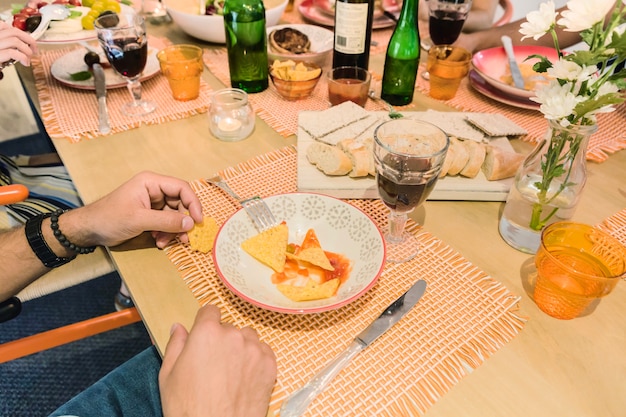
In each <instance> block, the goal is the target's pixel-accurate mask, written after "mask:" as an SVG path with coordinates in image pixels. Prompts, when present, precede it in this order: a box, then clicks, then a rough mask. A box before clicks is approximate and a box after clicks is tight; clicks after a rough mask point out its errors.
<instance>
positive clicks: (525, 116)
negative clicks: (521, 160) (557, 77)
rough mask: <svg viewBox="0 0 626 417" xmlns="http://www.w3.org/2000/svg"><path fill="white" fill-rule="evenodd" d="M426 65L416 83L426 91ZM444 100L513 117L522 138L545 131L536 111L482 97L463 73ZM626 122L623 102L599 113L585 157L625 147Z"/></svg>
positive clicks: (534, 137)
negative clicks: (522, 131)
mask: <svg viewBox="0 0 626 417" xmlns="http://www.w3.org/2000/svg"><path fill="white" fill-rule="evenodd" d="M425 69H426V66H425V65H424V64H422V65H420V68H419V72H418V76H417V81H416V87H417V90H418V91H420V92H421V93H423V94H425V95H428V93H429V90H430V84H429V82H428V81H426V80H424V79H423V78H422V77H421V74H422V72H423V71H425ZM446 104H447V105H449V106H451V107H454V108H456V109H458V110H459V111H472V112H485V113H500V114H503V115H505V116H506V117H508V118H509V119H511V120H513V121H514V122H516V123H517V124H519V125H520V126H522V127H524V128H525V129H526V130H527V131H528V135H526V136H524V137H523V138H522V140H525V141H527V142H533V143H536V142H538V141H539V140H540V139H542V138H543V137H544V136H545V134H546V131H547V128H548V123H547V121H546V119H545V118H544V117H543V114H542V113H540V112H539V111H534V110H527V109H521V108H517V107H513V106H509V105H507V104H503V103H500V102H498V101H496V100H493V99H491V98H488V97H485V96H484V95H482V94H481V93H479V92H477V91H476V90H474V88H473V87H472V86H471V85H470V82H469V80H468V78H467V77H466V78H465V79H464V80H463V81H461V85H460V86H459V90H458V91H457V93H456V95H455V96H454V98H452V99H450V100H447V101H446ZM625 122H626V104H622V105H620V106H618V107H617V108H616V110H615V111H614V112H612V113H602V114H599V115H598V131H597V132H596V133H594V134H593V135H592V136H591V139H590V140H589V146H588V147H587V160H589V161H594V162H603V161H605V160H606V159H607V158H608V157H609V154H611V153H614V152H617V151H619V150H621V149H625V148H626V135H625V134H624V123H625Z"/></svg>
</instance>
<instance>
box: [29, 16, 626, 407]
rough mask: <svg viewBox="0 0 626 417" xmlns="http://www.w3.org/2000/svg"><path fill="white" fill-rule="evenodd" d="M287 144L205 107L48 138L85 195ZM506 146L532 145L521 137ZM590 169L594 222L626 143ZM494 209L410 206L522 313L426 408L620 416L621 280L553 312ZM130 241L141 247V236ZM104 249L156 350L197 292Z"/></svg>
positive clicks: (580, 214) (164, 265) (623, 399)
mask: <svg viewBox="0 0 626 417" xmlns="http://www.w3.org/2000/svg"><path fill="white" fill-rule="evenodd" d="M149 31H150V33H154V34H160V35H164V36H165V35H166V36H167V37H168V38H169V39H170V40H172V41H173V42H175V43H182V42H185V43H197V44H200V45H202V46H204V47H209V48H210V47H213V45H210V44H206V43H202V42H199V41H196V40H194V39H192V38H190V37H187V36H186V35H185V34H184V33H183V32H182V31H181V30H180V29H179V28H177V27H176V26H175V25H174V24H169V25H159V26H155V25H152V26H150V27H149ZM383 58H384V57H383V56H380V55H374V56H372V57H371V65H372V66H373V67H374V68H382V59H383ZM20 75H21V76H22V78H23V80H24V83H25V85H26V88H27V91H28V92H29V94H30V95H31V97H32V98H33V99H34V100H35V101H37V92H36V89H35V86H34V78H33V75H32V73H31V72H30V71H29V69H24V68H21V69H20ZM204 79H205V81H206V82H207V83H209V85H211V86H212V87H213V88H220V87H222V85H221V83H220V82H219V81H218V80H217V79H216V78H215V77H214V76H212V74H211V73H210V72H209V71H205V73H204ZM415 102H416V103H417V104H418V108H419V109H423V108H436V109H444V108H445V106H443V105H442V104H441V103H438V102H435V101H433V100H431V99H429V98H427V97H424V96H422V95H419V94H418V95H416V98H415ZM295 142H296V138H295V136H290V137H287V138H285V137H283V136H281V135H279V134H278V133H276V132H275V131H274V130H273V129H272V128H270V127H269V126H268V125H267V124H265V123H264V122H263V121H262V120H261V119H259V118H257V121H256V129H255V131H254V133H253V135H252V136H251V137H250V138H248V139H246V140H244V141H241V142H234V143H227V142H222V141H219V140H217V139H215V138H214V137H213V136H212V135H211V134H210V133H209V128H208V119H207V116H206V115H205V114H201V115H196V116H191V117H188V118H185V119H182V120H177V121H171V122H167V123H163V124H159V125H152V126H142V127H140V128H137V129H132V130H128V131H125V132H122V133H116V134H114V135H111V136H106V137H101V138H96V139H92V140H84V141H81V142H79V143H70V142H69V141H65V140H55V146H56V147H57V150H58V152H59V154H60V155H61V157H62V159H63V161H64V163H65V165H66V166H67V168H68V170H69V172H70V174H71V176H72V178H73V179H74V182H75V184H76V186H77V188H78V191H79V192H80V195H81V197H82V198H83V200H84V201H85V202H87V203H88V202H91V201H94V200H95V199H97V198H98V197H100V196H102V195H104V194H106V193H107V192H109V191H111V190H113V189H114V188H116V187H117V186H118V185H120V184H121V183H122V182H124V181H125V180H126V179H128V178H129V177H130V176H132V175H133V174H135V173H137V172H140V171H142V170H153V171H156V172H159V173H163V174H168V175H173V176H177V177H180V178H183V179H186V180H190V181H191V180H195V179H198V178H205V177H208V176H210V175H211V174H213V173H215V172H217V171H219V170H222V169H224V168H227V167H229V166H233V165H236V164H238V163H240V162H243V161H246V160H249V159H251V158H253V157H255V156H257V155H259V154H263V153H266V152H269V151H272V150H274V149H277V148H282V147H284V146H287V145H293V144H295ZM514 142H515V141H514ZM514 146H515V147H516V148H518V149H523V150H528V149H529V147H530V145H528V144H527V143H514ZM588 173H589V176H588V182H587V185H586V188H585V190H584V193H583V196H582V199H581V202H580V204H579V206H578V209H577V211H576V213H575V215H574V218H573V220H575V221H579V222H583V223H589V224H597V223H599V222H601V221H602V220H603V219H605V218H607V217H609V216H610V215H612V214H614V213H616V212H618V211H619V210H622V209H623V208H625V207H626V186H625V185H624V184H625V183H624V180H623V179H624V178H626V151H621V152H617V153H615V154H613V155H611V156H610V157H609V158H608V160H607V161H605V162H603V163H600V164H598V163H589V165H588ZM502 209H503V204H502V203H496V202H462V201H427V202H426V203H425V204H424V205H423V206H422V207H420V208H419V209H418V210H416V211H415V212H414V213H413V214H412V215H411V217H412V218H413V219H414V220H415V221H417V222H418V223H419V224H421V225H423V227H424V228H425V229H426V230H427V231H428V232H430V233H432V234H433V235H435V236H437V237H438V238H439V239H441V240H442V241H444V242H446V243H447V244H448V245H450V246H451V247H452V248H454V249H456V250H457V251H458V252H459V253H461V254H462V255H463V256H464V257H465V258H466V259H468V260H469V261H470V262H472V263H473V264H474V265H476V266H477V267H478V268H480V269H482V270H483V271H484V272H485V273H487V274H488V275H490V276H491V277H493V278H494V279H495V280H496V281H498V282H501V283H503V284H504V285H505V286H506V287H507V288H508V289H509V290H510V291H511V292H512V293H514V294H516V295H519V296H520V297H521V301H520V305H521V311H520V314H521V315H523V316H526V317H527V318H528V322H527V323H526V325H525V326H524V329H523V330H522V331H521V332H520V333H519V335H517V336H516V337H515V338H514V339H513V340H512V341H511V342H509V343H507V344H506V345H505V346H503V347H502V348H501V349H499V350H498V351H497V352H496V353H495V354H494V355H493V356H492V357H490V358H489V359H488V360H487V361H485V362H484V363H483V364H482V365H481V366H479V367H478V368H477V369H476V370H474V371H473V372H472V373H471V374H470V375H468V376H466V377H464V378H463V380H461V381H460V382H459V383H457V384H456V385H455V386H454V387H453V388H452V389H451V390H450V391H449V392H448V393H446V394H445V395H444V396H443V397H442V398H440V399H439V400H438V401H437V402H436V403H435V405H434V406H432V407H431V408H430V409H429V410H428V411H427V413H426V415H427V416H430V417H433V416H450V415H464V416H484V415H501V416H503V415H506V416H520V417H521V416H524V417H526V416H529V415H532V416H554V415H571V416H599V415H602V416H617V415H622V414H623V410H624V408H625V406H626V396H625V395H624V391H625V390H624V388H622V386H623V375H625V374H626V356H622V353H623V352H622V351H623V346H624V342H626V326H625V325H624V318H625V317H626V305H625V304H624V303H623V301H622V300H623V298H624V296H626V287H625V286H624V285H623V284H620V285H618V286H617V288H616V289H615V290H614V291H613V293H612V294H611V295H610V296H608V297H607V298H605V299H603V300H602V302H601V303H600V305H599V306H598V307H597V309H596V310H595V311H594V312H593V314H591V315H589V316H587V317H582V318H578V319H575V320H571V321H561V320H557V319H553V318H551V317H549V316H547V315H546V314H544V313H542V312H541V311H540V310H539V309H538V308H537V307H536V306H535V304H534V303H533V302H532V300H531V298H530V297H529V296H528V294H526V292H525V289H524V286H523V283H522V279H521V272H522V270H523V268H524V267H525V266H527V265H528V263H529V261H530V260H531V259H532V257H531V256H529V255H527V254H523V253H521V252H518V251H516V250H514V249H512V248H511V247H509V246H508V245H507V244H506V243H505V242H504V241H503V240H502V239H501V238H500V236H499V234H498V219H499V214H500V213H501V211H502ZM134 243H137V244H138V246H142V245H141V243H142V242H134ZM124 249H125V248H124ZM111 255H112V258H113V260H114V262H115V265H116V267H117V268H118V270H119V272H120V274H121V276H122V277H123V279H124V281H125V283H126V284H127V286H128V288H129V290H130V292H131V294H132V297H133V299H134V301H135V304H136V305H137V307H138V309H139V311H140V313H141V316H142V318H143V321H144V323H145V325H146V327H147V328H148V330H149V332H150V334H151V336H152V338H153V340H154V342H155V344H156V346H157V347H158V348H159V350H161V351H163V350H164V348H165V346H166V343H167V340H168V338H169V329H170V327H171V325H172V323H173V322H181V323H183V324H184V325H186V326H187V327H190V326H191V324H192V322H193V318H194V316H195V312H196V311H197V309H198V308H199V304H198V302H197V301H196V299H195V297H194V296H193V295H192V293H191V292H190V290H189V288H188V287H187V285H186V284H185V282H184V281H183V280H182V279H181V278H180V274H179V273H178V271H177V270H176V268H175V266H174V265H173V264H172V262H171V261H170V260H169V259H168V257H167V256H166V255H165V253H164V252H163V251H160V250H157V249H156V248H154V247H139V248H138V249H136V250H132V251H131V250H123V249H120V250H114V251H111ZM294 388H295V387H294Z"/></svg>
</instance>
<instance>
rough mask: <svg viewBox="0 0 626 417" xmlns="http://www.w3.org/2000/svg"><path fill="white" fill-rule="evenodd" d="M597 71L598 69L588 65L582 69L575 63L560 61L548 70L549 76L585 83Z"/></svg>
mask: <svg viewBox="0 0 626 417" xmlns="http://www.w3.org/2000/svg"><path fill="white" fill-rule="evenodd" d="M596 71H598V69H597V68H596V67H590V66H587V65H585V66H583V67H581V66H580V65H578V64H577V63H575V62H573V61H567V60H565V59H559V60H558V61H556V62H555V63H554V65H553V66H552V67H551V68H548V75H550V76H551V77H552V78H558V79H561V80H566V81H579V82H583V81H586V80H588V79H589V78H590V77H591V75H592V74H594V73H595V72H596Z"/></svg>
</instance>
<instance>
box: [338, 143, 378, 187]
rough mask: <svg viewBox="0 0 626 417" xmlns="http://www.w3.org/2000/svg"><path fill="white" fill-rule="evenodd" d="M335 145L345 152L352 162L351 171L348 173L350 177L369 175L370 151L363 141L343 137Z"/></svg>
mask: <svg viewBox="0 0 626 417" xmlns="http://www.w3.org/2000/svg"><path fill="white" fill-rule="evenodd" d="M337 147H338V148H339V149H341V150H342V151H343V152H345V154H346V155H348V158H350V161H351V162H352V171H350V173H349V174H348V175H349V176H350V177H353V178H358V177H366V176H368V175H369V173H370V171H371V169H370V161H371V159H372V152H371V151H370V149H368V147H367V145H366V144H365V143H363V142H361V141H358V140H356V139H344V140H341V141H339V143H338V144H337Z"/></svg>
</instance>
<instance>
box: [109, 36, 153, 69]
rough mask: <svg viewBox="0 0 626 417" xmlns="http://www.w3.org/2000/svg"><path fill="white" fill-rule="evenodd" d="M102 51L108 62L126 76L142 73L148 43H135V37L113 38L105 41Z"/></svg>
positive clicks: (146, 56)
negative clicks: (108, 41) (110, 40)
mask: <svg viewBox="0 0 626 417" xmlns="http://www.w3.org/2000/svg"><path fill="white" fill-rule="evenodd" d="M104 52H105V54H106V56H107V59H108V60H109V63H110V64H111V66H112V67H113V68H115V70H116V71H117V72H119V73H120V74H121V75H122V76H124V77H127V78H133V77H136V76H138V75H140V74H141V73H142V71H143V70H144V68H145V67H146V61H147V60H148V43H147V42H143V44H139V43H137V39H136V38H122V39H113V42H111V43H107V45H106V47H105V48H104Z"/></svg>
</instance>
